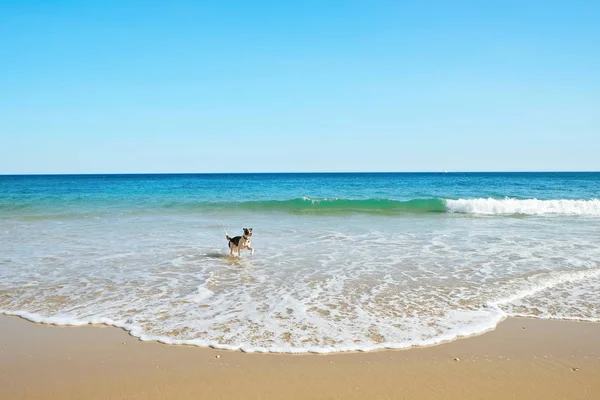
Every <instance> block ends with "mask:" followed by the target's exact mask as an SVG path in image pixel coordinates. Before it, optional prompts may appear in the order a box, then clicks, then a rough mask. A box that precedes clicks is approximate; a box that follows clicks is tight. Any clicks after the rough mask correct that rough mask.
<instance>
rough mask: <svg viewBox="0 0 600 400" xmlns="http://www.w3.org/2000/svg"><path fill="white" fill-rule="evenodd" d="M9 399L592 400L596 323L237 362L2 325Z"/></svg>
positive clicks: (596, 393) (516, 322)
mask: <svg viewBox="0 0 600 400" xmlns="http://www.w3.org/2000/svg"><path fill="white" fill-rule="evenodd" d="M0 332H2V335H0V392H1V393H5V394H6V398H7V399H11V400H12V399H14V400H21V399H40V398H44V399H80V398H85V399H107V398H110V399H148V398H152V399H192V398H194V399H197V398H211V399H227V398H256V399H261V398H285V399H307V398H309V399H312V398H314V399H317V398H318V399H321V398H328V399H329V398H331V399H334V398H340V399H341V398H344V399H346V398H357V399H358V398H395V399H396V398H402V399H403V398H406V399H413V398H418V399H440V398H445V399H480V398H486V399H501V398H506V396H508V395H510V396H511V398H516V399H531V398H543V399H567V398H568V399H593V398H600V323H594V322H580V321H564V320H538V319H527V318H514V317H512V318H508V319H505V320H503V321H501V322H500V323H499V324H498V326H497V327H496V329H493V330H490V331H487V332H485V333H482V334H479V335H475V336H470V337H464V338H459V339H456V340H453V341H450V342H444V343H441V344H438V345H433V346H425V347H413V348H408V349H382V350H375V351H370V352H341V353H327V354H312V353H310V354H306V353H304V354H279V353H244V352H243V351H238V350H217V349H213V348H202V347H197V346H191V345H165V344H162V343H158V342H153V341H141V340H139V339H137V338H135V337H133V336H131V335H130V334H129V333H128V332H127V331H125V330H124V329H122V328H116V327H112V326H105V325H86V326H80V327H61V326H52V325H45V324H39V323H33V322H30V321H28V320H25V319H23V318H20V317H17V316H5V315H2V316H0Z"/></svg>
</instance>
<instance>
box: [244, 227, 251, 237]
mask: <svg viewBox="0 0 600 400" xmlns="http://www.w3.org/2000/svg"><path fill="white" fill-rule="evenodd" d="M244 236H247V237H250V236H252V228H244Z"/></svg>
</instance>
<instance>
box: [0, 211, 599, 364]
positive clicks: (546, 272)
mask: <svg viewBox="0 0 600 400" xmlns="http://www.w3.org/2000/svg"><path fill="white" fill-rule="evenodd" d="M235 218H237V217H235V216H208V217H202V219H200V220H194V219H192V218H188V217H186V218H179V219H178V218H174V219H171V217H169V218H159V219H156V220H155V219H151V218H148V219H137V220H135V221H134V223H132V222H133V221H132V220H131V219H127V218H125V217H124V218H122V219H118V220H115V221H111V223H110V224H105V223H102V222H101V223H99V222H94V221H91V220H73V221H65V223H64V224H62V225H57V224H55V223H53V222H52V221H50V222H48V221H42V222H36V226H35V229H31V226H30V225H29V223H27V224H25V223H24V224H16V225H10V229H4V228H6V226H7V225H6V224H7V223H6V222H4V221H2V220H0V253H1V254H3V257H2V259H0V276H1V279H0V292H1V293H2V294H3V296H0V312H4V313H6V314H11V315H19V316H21V317H23V318H26V319H29V320H32V321H35V322H40V323H48V324H55V325H69V326H73V325H75V326H77V325H85V324H107V325H113V326H116V327H119V328H123V329H126V330H127V331H129V332H130V333H131V335H133V336H135V337H138V338H140V339H141V340H156V341H159V342H162V343H168V344H188V345H195V346H203V347H214V348H220V349H229V350H242V351H246V352H279V353H303V352H315V353H327V352H340V351H370V350H375V349H384V348H407V347H411V346H426V345H433V344H437V343H440V342H444V341H449V340H453V339H455V338H457V337H462V336H469V335H474V334H479V333H482V332H484V331H486V330H489V329H493V328H494V327H495V326H496V324H497V323H498V322H499V321H501V320H502V319H503V318H505V317H506V316H510V315H520V314H523V315H530V314H531V315H534V316H538V317H542V318H546V317H547V318H556V317H563V318H565V319H567V318H578V319H580V318H588V319H590V320H593V318H597V317H598V316H600V311H598V310H597V309H596V308H593V307H594V304H600V299H599V298H598V295H594V293H595V292H597V293H600V283H598V284H595V283H594V284H592V283H593V282H598V281H599V280H600V272H599V270H600V265H598V260H600V243H598V242H597V240H596V237H597V232H598V231H599V229H600V219H597V218H587V219H582V218H560V219H556V218H533V219H531V218H522V219H521V218H484V219H481V218H455V217H451V216H444V215H439V214H436V215H433V216H420V215H419V216H409V217H405V216H403V217H402V218H401V219H396V218H381V219H376V220H373V219H372V218H368V217H367V216H364V215H353V216H344V217H335V216H327V217H326V218H308V219H307V218H304V217H301V216H295V215H285V216H280V217H279V218H277V219H273V218H272V216H261V215H252V216H250V217H248V219H249V220H246V221H243V223H244V224H245V223H248V225H250V226H255V227H259V228H255V230H256V231H257V232H258V233H259V234H258V235H257V237H256V240H255V242H253V244H254V247H256V248H258V249H259V250H260V251H259V252H258V253H257V254H255V255H254V256H250V255H249V254H245V255H243V256H242V257H241V258H240V259H237V258H229V257H226V256H225V254H227V248H226V244H225V243H224V240H223V238H222V234H221V231H220V229H219V227H220V226H222V225H227V226H238V225H239V226H243V225H242V224H241V223H240V222H239V221H237V220H235ZM90 221H91V222H90ZM217 222H218V223H217ZM399 222H400V223H399ZM3 224H5V225H3ZM11 224H13V223H12V222H11ZM260 227H263V228H262V229H261V228H260ZM264 227H268V229H267V228H264ZM558 229H559V230H560V236H557V235H556V232H557V230H558ZM66 235H74V236H73V237H74V239H73V238H70V236H69V237H67V236H66ZM65 238H66V239H65ZM282 244H284V245H282ZM592 281H593V282H592ZM565 299H566V300H565ZM563 303H564V306H562V305H561V304H563ZM536 310H540V311H539V312H538V311H536ZM586 310H587V311H586Z"/></svg>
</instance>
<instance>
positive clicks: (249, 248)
mask: <svg viewBox="0 0 600 400" xmlns="http://www.w3.org/2000/svg"><path fill="white" fill-rule="evenodd" d="M246 248H247V249H248V250H250V254H254V249H253V248H252V247H250V246H247V247H246Z"/></svg>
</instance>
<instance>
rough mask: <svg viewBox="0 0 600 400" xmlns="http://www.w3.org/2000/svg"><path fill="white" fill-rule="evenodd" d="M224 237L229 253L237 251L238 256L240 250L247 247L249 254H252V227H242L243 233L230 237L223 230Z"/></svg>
mask: <svg viewBox="0 0 600 400" xmlns="http://www.w3.org/2000/svg"><path fill="white" fill-rule="evenodd" d="M225 238H227V240H228V241H229V250H230V253H229V254H230V255H232V256H233V255H234V253H237V255H238V257H239V256H240V250H242V249H248V250H250V254H254V249H253V248H252V247H250V239H251V238H252V228H244V234H243V235H242V236H236V237H231V236H229V235H228V234H227V232H225Z"/></svg>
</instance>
